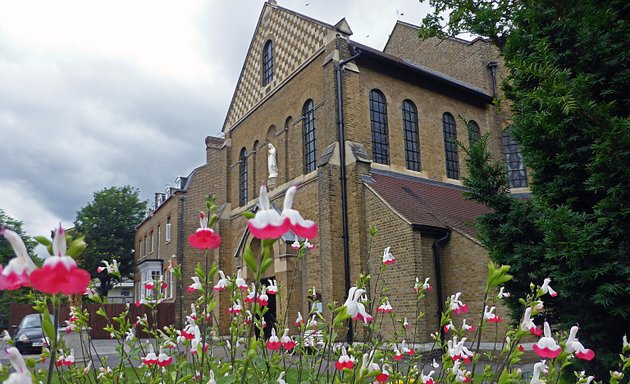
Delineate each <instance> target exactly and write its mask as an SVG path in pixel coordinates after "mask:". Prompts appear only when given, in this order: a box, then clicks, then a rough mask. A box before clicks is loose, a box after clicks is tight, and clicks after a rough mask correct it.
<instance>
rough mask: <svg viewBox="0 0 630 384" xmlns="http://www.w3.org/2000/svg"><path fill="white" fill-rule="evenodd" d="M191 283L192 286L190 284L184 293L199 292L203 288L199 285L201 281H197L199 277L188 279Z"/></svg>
mask: <svg viewBox="0 0 630 384" xmlns="http://www.w3.org/2000/svg"><path fill="white" fill-rule="evenodd" d="M190 278H191V279H192V281H193V283H192V284H190V285H189V286H188V287H187V288H186V292H197V291H198V290H200V289H201V288H203V285H201V281H199V277H197V276H191V277H190Z"/></svg>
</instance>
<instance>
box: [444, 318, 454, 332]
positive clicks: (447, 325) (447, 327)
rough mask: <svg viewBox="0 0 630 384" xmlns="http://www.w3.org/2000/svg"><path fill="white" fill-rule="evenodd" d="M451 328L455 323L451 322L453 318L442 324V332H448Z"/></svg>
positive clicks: (452, 328)
mask: <svg viewBox="0 0 630 384" xmlns="http://www.w3.org/2000/svg"><path fill="white" fill-rule="evenodd" d="M451 330H453V331H454V330H455V324H453V320H449V321H448V324H446V325H445V326H444V333H448V332H449V331H451Z"/></svg>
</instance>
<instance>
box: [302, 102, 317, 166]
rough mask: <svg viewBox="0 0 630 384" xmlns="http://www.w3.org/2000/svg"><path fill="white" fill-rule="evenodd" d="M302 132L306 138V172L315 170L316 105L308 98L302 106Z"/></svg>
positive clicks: (304, 138)
mask: <svg viewBox="0 0 630 384" xmlns="http://www.w3.org/2000/svg"><path fill="white" fill-rule="evenodd" d="M302 134H303V140H304V173H310V172H313V171H314V170H315V166H316V164H315V107H314V105H313V100H311V99H309V100H306V103H304V107H303V108H302Z"/></svg>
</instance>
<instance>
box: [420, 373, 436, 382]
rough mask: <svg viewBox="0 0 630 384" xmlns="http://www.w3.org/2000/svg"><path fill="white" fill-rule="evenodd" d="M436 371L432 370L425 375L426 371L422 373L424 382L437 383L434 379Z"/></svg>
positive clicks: (421, 378)
mask: <svg viewBox="0 0 630 384" xmlns="http://www.w3.org/2000/svg"><path fill="white" fill-rule="evenodd" d="M434 373H435V371H433V370H432V371H430V372H429V374H428V375H425V374H424V373H421V374H420V380H421V381H422V384H435V382H434V381H433V377H432V376H433V374H434Z"/></svg>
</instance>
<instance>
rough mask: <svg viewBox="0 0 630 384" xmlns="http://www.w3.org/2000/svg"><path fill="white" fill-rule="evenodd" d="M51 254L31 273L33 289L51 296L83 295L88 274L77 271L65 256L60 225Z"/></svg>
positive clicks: (88, 281) (88, 277) (63, 239)
mask: <svg viewBox="0 0 630 384" xmlns="http://www.w3.org/2000/svg"><path fill="white" fill-rule="evenodd" d="M53 253H54V255H53V256H51V257H49V258H47V259H46V261H44V265H43V266H42V267H41V268H40V269H36V270H35V271H33V272H32V273H31V276H30V278H31V285H32V286H33V288H35V289H36V290H38V291H40V292H44V293H48V294H51V295H54V294H58V293H63V294H64V295H72V294H77V293H78V294H83V292H85V290H86V289H87V287H88V284H89V283H90V273H89V272H88V271H86V270H84V269H79V268H78V267H77V263H76V262H75V261H74V259H73V258H72V257H70V256H65V253H66V237H65V235H64V231H63V228H61V225H60V226H59V228H58V229H57V233H56V235H55V238H54V239H53Z"/></svg>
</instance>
